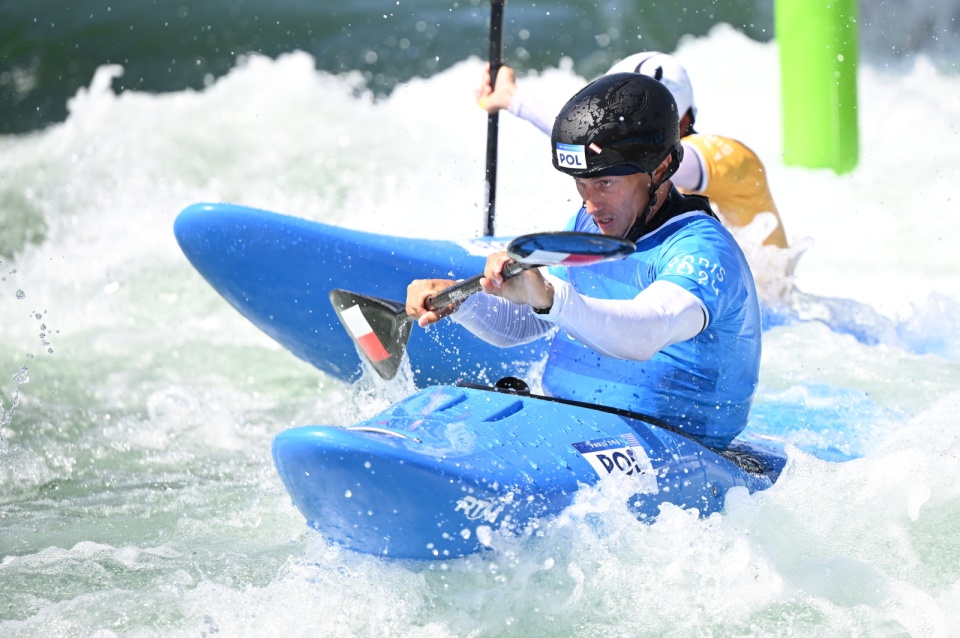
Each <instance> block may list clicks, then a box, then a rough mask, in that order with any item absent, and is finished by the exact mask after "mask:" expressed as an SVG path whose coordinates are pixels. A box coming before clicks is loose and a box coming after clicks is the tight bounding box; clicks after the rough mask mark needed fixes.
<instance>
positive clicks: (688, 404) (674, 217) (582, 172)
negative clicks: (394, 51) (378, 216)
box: [406, 73, 761, 448]
mask: <svg viewBox="0 0 960 638" xmlns="http://www.w3.org/2000/svg"><path fill="white" fill-rule="evenodd" d="M551 133H552V134H551V144H552V148H553V165H554V167H555V168H556V169H558V170H560V171H562V172H564V173H567V174H568V175H571V176H573V179H574V183H575V185H576V188H577V191H578V193H579V195H580V197H581V198H582V200H583V205H582V207H581V208H580V210H579V212H578V213H577V214H576V215H574V217H573V218H572V219H571V221H570V222H569V224H568V225H567V230H572V231H579V232H588V233H602V234H605V235H614V236H617V237H626V238H628V239H630V240H632V241H634V242H635V243H636V245H637V251H636V252H635V253H634V254H633V255H631V256H630V257H628V258H626V259H623V260H620V261H614V262H608V263H604V264H595V265H592V266H581V267H578V268H570V269H566V268H551V269H550V272H549V273H548V274H546V275H544V274H543V273H542V272H541V271H540V270H539V269H533V270H527V271H524V273H523V274H521V275H520V276H517V277H515V278H513V279H508V280H506V281H504V280H503V278H502V276H501V271H502V268H503V267H504V264H506V263H507V262H509V261H510V257H509V255H507V253H505V252H500V253H496V254H493V255H491V256H490V257H489V258H488V259H487V262H486V265H485V268H484V278H483V279H481V285H482V287H483V292H484V293H485V294H476V295H473V296H472V297H470V298H468V299H467V300H466V301H464V302H463V303H462V304H461V305H460V306H459V308H456V309H454V308H446V309H443V310H442V311H441V312H435V311H430V310H428V309H427V307H426V306H425V300H426V299H427V298H428V297H429V296H430V295H432V294H434V293H436V292H437V291H439V290H442V289H444V288H447V287H449V286H450V285H452V284H453V283H455V282H453V281H451V280H447V279H424V280H416V281H414V282H412V283H411V284H410V285H409V287H408V289H407V300H406V311H407V313H408V314H409V315H411V316H413V317H418V318H419V322H418V323H419V325H421V326H427V325H429V324H432V323H434V322H436V321H438V320H439V319H440V318H441V316H442V315H444V316H445V315H448V314H451V313H452V319H453V321H455V322H457V323H459V324H461V325H463V326H465V327H466V328H467V329H469V330H470V331H471V332H473V333H474V334H476V335H478V336H479V337H481V338H482V339H484V340H486V341H489V342H490V343H493V344H495V345H499V346H503V347H507V346H513V345H519V344H521V343H526V342H529V341H532V340H534V339H537V338H539V337H542V336H544V335H547V334H549V333H550V332H551V331H552V330H554V328H555V327H559V330H558V331H556V332H555V333H554V334H553V335H552V338H551V343H550V348H549V355H548V359H547V362H546V366H545V369H544V372H543V377H542V383H541V385H542V388H543V391H544V392H545V393H546V394H548V395H551V396H556V397H562V398H567V399H573V400H578V401H585V402H589V403H595V404H601V405H609V406H615V407H618V408H623V409H627V410H634V411H638V412H645V413H648V414H654V415H657V416H659V417H660V418H663V419H665V420H667V421H669V422H672V423H673V424H675V425H676V426H677V427H680V428H682V429H683V430H684V431H686V432H687V433H689V434H690V435H691V436H694V437H696V438H698V439H700V440H701V441H703V442H704V443H705V444H707V445H710V446H713V447H717V448H722V447H725V446H726V445H727V444H728V443H729V442H730V441H731V440H732V439H733V438H734V437H735V436H737V434H739V433H740V432H741V431H742V430H743V428H744V426H745V425H746V422H747V415H748V412H749V409H750V404H751V401H752V398H753V394H754V391H755V389H756V387H757V381H758V374H759V365H760V333H761V330H760V306H759V303H758V300H757V293H756V289H755V287H754V282H753V277H752V275H751V273H750V267H749V266H748V264H747V261H746V258H745V257H744V254H743V252H742V251H741V249H740V247H739V246H738V245H737V242H736V241H735V240H734V238H733V236H732V235H731V234H730V232H729V231H728V230H727V229H725V228H724V227H723V226H722V224H721V223H720V222H719V220H718V219H717V218H716V216H715V215H714V213H713V211H712V210H711V208H710V205H709V201H708V200H707V199H706V198H704V197H699V196H685V195H682V194H680V193H679V192H678V191H677V190H676V189H675V188H674V187H673V185H672V183H671V181H670V177H671V176H672V175H673V174H674V173H675V172H676V170H677V167H678V166H679V165H680V162H681V160H682V158H683V154H684V148H683V147H682V146H681V144H680V137H679V117H678V113H677V105H676V102H675V100H674V98H673V97H672V95H671V94H670V92H669V91H668V90H667V88H666V87H665V86H664V85H663V84H661V83H660V82H658V81H656V80H654V79H652V78H650V77H647V76H645V75H641V74H637V73H617V74H612V75H605V76H603V77H601V78H600V79H598V80H596V81H595V82H593V83H591V84H589V85H588V86H586V87H585V88H584V89H582V90H581V91H580V92H579V93H577V94H576V95H575V96H573V98H571V99H570V100H569V101H568V102H567V104H566V105H565V106H564V107H563V109H562V110H561V111H560V114H559V115H558V116H557V118H556V120H555V122H554V125H553V128H552V132H551Z"/></svg>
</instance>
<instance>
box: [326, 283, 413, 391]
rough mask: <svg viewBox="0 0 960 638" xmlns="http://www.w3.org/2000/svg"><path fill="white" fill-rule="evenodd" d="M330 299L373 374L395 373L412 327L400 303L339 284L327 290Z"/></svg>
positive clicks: (388, 376) (383, 375)
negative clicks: (362, 293)
mask: <svg viewBox="0 0 960 638" xmlns="http://www.w3.org/2000/svg"><path fill="white" fill-rule="evenodd" d="M330 303H332V304H333V308H334V310H335V311H336V312H337V317H338V318H339V319H340V323H342V324H343V326H344V327H345V328H346V329H347V333H348V334H349V335H350V338H351V339H352V340H353V343H354V344H355V345H356V346H357V349H358V350H360V352H362V353H363V355H364V358H366V360H367V361H369V362H370V365H372V366H373V369H374V370H375V371H376V372H377V374H378V375H379V376H380V377H381V378H383V379H386V380H390V379H392V378H393V377H395V376H396V374H397V370H398V369H399V368H400V362H401V361H402V360H403V352H404V350H405V349H406V347H407V341H408V340H409V339H410V329H411V328H412V327H413V319H412V318H411V317H409V316H408V315H407V314H406V312H404V304H402V303H399V302H397V301H391V300H389V299H380V298H378V297H370V296H367V295H361V294H358V293H355V292H350V291H348V290H341V289H339V288H334V289H333V290H331V291H330Z"/></svg>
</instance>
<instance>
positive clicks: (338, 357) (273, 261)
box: [174, 204, 547, 387]
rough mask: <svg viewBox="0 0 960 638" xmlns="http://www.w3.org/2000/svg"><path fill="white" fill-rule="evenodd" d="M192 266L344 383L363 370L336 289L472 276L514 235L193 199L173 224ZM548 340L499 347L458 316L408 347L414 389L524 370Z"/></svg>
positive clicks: (370, 291)
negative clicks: (465, 233)
mask: <svg viewBox="0 0 960 638" xmlns="http://www.w3.org/2000/svg"><path fill="white" fill-rule="evenodd" d="M174 235H175V236H176V238H177V242H178V243H179V244H180V248H181V249H182V250H183V252H184V254H185V255H186V256H187V259H188V260H189V261H190V263H191V264H192V265H193V266H194V268H196V270H197V272H199V273H200V274H201V275H202V276H203V277H204V279H206V280H207V282H209V283H210V285H211V286H212V287H213V288H214V290H216V291H217V292H218V293H220V295H222V296H223V297H224V299H226V300H227V301H228V302H229V303H230V304H231V305H232V306H233V307H234V308H236V309H237V310H238V311H239V312H240V314H242V315H243V316H244V317H246V318H247V319H249V320H250V321H251V322H253V324H254V325H256V326H257V327H258V328H260V329H261V330H263V331H264V332H265V333H267V334H268V335H270V336H271V337H272V338H273V339H275V340H276V341H278V342H279V343H280V344H281V345H283V346H284V347H285V348H287V349H288V350H289V351H290V352H292V353H293V354H295V355H296V356H298V357H299V358H301V359H303V360H304V361H307V362H308V363H311V364H313V365H314V366H316V367H317V368H319V369H320V370H322V371H323V372H326V373H327V374H329V375H331V376H334V377H336V378H338V379H342V380H344V381H355V380H356V379H358V378H360V375H361V372H362V367H361V363H360V357H359V355H358V354H357V351H356V348H355V347H354V345H353V342H352V341H351V340H350V336H349V334H348V333H347V331H346V330H345V329H344V327H343V325H342V324H341V323H340V321H339V320H338V319H337V315H336V313H335V311H334V309H333V306H332V305H331V303H330V298H329V295H330V291H331V290H332V289H334V288H343V289H347V290H350V291H353V292H356V293H360V294H363V295H369V296H372V297H382V298H386V299H401V300H402V299H404V298H405V297H406V293H407V284H409V283H410V282H411V281H412V280H414V279H423V278H432V277H443V278H453V279H459V278H466V277H471V276H473V275H476V274H477V273H480V272H482V271H483V266H484V264H485V263H486V256H487V255H489V254H490V253H492V252H495V251H497V250H504V249H505V248H506V246H507V243H508V241H509V239H497V238H490V237H486V238H476V239H467V240H463V241H457V242H454V241H437V240H428V239H407V238H403V237H394V236H388V235H378V234H374V233H365V232H360V231H354V230H347V229H344V228H338V227H336V226H330V225H327V224H322V223H320V222H314V221H309V220H306V219H300V218H297V217H290V216H287V215H279V214H277V213H271V212H267V211H263V210H257V209H254V208H246V207H243V206H235V205H232V204H194V205H192V206H189V207H187V208H186V209H184V210H183V211H182V212H181V213H180V214H179V215H178V216H177V219H176V221H175V222H174ZM546 349H547V341H546V340H544V339H541V340H538V341H535V342H533V343H530V344H526V345H523V346H516V347H513V348H506V349H504V348H498V347H495V346H492V345H490V344H488V343H486V342H484V341H482V340H480V339H478V338H477V337H475V336H474V335H472V334H471V333H470V332H469V331H467V330H466V329H464V328H462V327H460V326H458V325H457V324H455V323H453V322H452V321H443V322H440V323H439V324H437V325H435V326H433V327H431V328H430V330H429V331H427V330H420V329H417V330H414V331H413V334H412V335H411V337H410V342H409V343H408V345H407V353H408V355H409V360H410V364H411V366H412V371H413V380H414V382H415V383H416V385H417V387H425V386H427V385H431V384H441V383H455V382H457V381H460V380H465V381H470V382H475V383H492V382H493V381H496V380H497V379H499V378H501V377H504V376H519V377H523V376H526V372H527V371H528V370H529V368H530V366H531V365H532V364H534V363H537V362H539V361H541V360H542V359H543V358H544V356H545V355H546Z"/></svg>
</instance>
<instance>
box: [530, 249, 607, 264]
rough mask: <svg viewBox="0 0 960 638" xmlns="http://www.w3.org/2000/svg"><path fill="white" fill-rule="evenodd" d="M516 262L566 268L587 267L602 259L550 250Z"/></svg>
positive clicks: (532, 254)
mask: <svg viewBox="0 0 960 638" xmlns="http://www.w3.org/2000/svg"><path fill="white" fill-rule="evenodd" d="M517 261H519V262H520V263H522V264H546V265H548V266H568V265H571V264H574V265H577V266H587V265H589V264H593V263H596V262H598V261H603V257H602V256H600V255H583V254H577V253H558V252H553V251H551V250H534V251H533V252H531V253H530V254H529V255H527V256H526V257H524V258H523V259H518V260H517Z"/></svg>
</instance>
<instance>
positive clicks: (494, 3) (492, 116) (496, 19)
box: [483, 0, 505, 237]
mask: <svg viewBox="0 0 960 638" xmlns="http://www.w3.org/2000/svg"><path fill="white" fill-rule="evenodd" d="M504 3H505V0H490V88H491V89H493V88H494V87H495V86H496V82H497V71H499V70H500V64H501V50H502V49H503V5H504ZM499 133H500V114H499V113H488V114H487V172H486V193H485V195H486V207H485V208H486V219H485V221H484V225H483V234H484V235H486V236H487V237H490V236H491V235H493V231H494V222H493V220H494V215H495V212H496V210H495V209H496V200H497V140H498V138H499Z"/></svg>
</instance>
